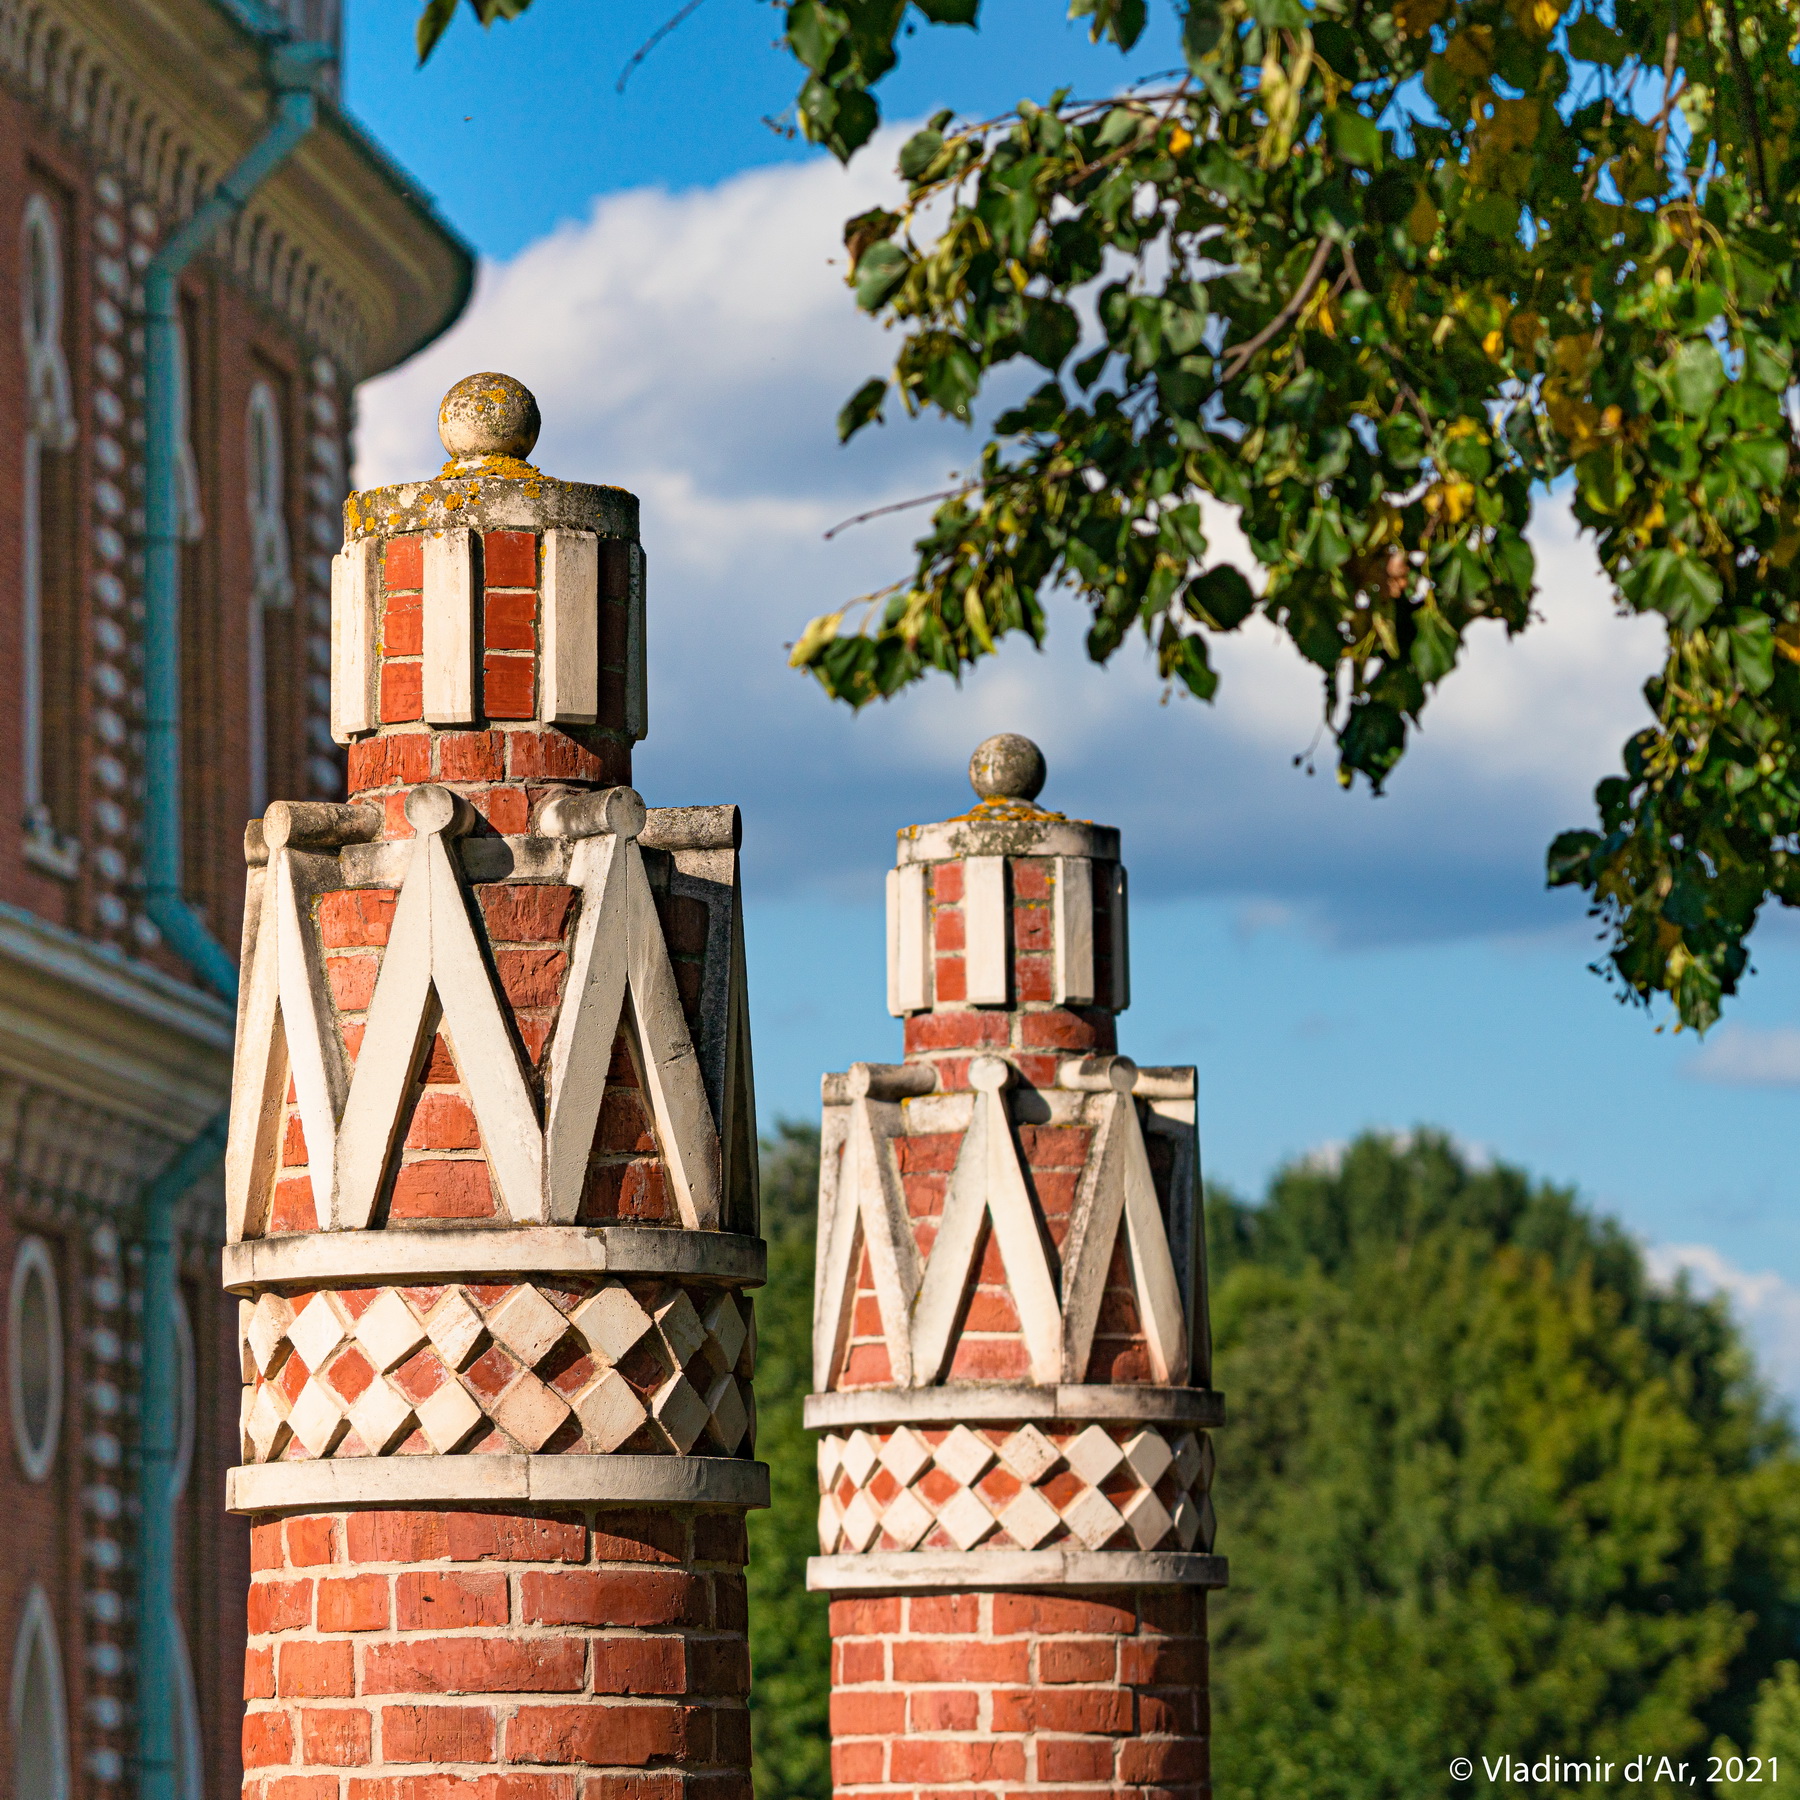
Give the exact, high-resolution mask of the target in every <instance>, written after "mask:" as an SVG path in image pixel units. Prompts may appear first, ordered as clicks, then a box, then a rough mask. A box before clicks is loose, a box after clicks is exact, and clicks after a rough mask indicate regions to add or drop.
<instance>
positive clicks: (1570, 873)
mask: <svg viewBox="0 0 1800 1800" xmlns="http://www.w3.org/2000/svg"><path fill="white" fill-rule="evenodd" d="M1600 843H1601V838H1600V834H1599V832H1597V831H1564V832H1559V833H1558V834H1557V836H1556V837H1555V838H1554V839H1553V840H1552V842H1551V845H1550V850H1549V853H1548V854H1547V855H1546V856H1545V858H1544V879H1545V882H1546V884H1547V885H1548V886H1550V887H1573V886H1576V885H1580V886H1581V887H1586V886H1587V885H1588V883H1589V882H1590V881H1591V880H1592V879H1593V876H1592V869H1593V865H1594V855H1595V852H1596V851H1598V850H1599V848H1600Z"/></svg>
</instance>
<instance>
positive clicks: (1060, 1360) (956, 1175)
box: [813, 1057, 1188, 1392]
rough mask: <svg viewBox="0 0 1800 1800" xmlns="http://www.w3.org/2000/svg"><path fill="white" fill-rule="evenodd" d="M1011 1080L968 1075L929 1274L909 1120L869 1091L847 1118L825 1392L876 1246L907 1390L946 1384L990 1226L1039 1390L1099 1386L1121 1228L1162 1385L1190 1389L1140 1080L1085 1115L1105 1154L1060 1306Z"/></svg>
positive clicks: (885, 1321) (1076, 1225) (823, 1366)
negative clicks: (911, 1196)
mask: <svg viewBox="0 0 1800 1800" xmlns="http://www.w3.org/2000/svg"><path fill="white" fill-rule="evenodd" d="M1011 1077H1012V1070H1011V1068H1010V1067H1009V1066H1008V1065H1007V1064H1006V1063H1005V1062H1003V1061H1001V1060H1000V1059H999V1058H997V1057H977V1058H976V1059H975V1060H974V1061H973V1062H972V1063H971V1064H970V1065H969V1081H970V1084H971V1086H972V1087H973V1088H974V1090H975V1091H974V1093H973V1095H972V1097H971V1098H972V1106H971V1110H970V1117H969V1125H968V1129H967V1130H966V1132H965V1133H964V1135H963V1139H962V1144H961V1146H960V1148H959V1149H958V1152H957V1158H956V1165H955V1167H954V1169H953V1170H952V1172H951V1175H950V1181H949V1186H948V1189H947V1192H946V1195H945V1201H944V1211H943V1216H942V1217H941V1219H940V1220H939V1221H938V1230H937V1236H936V1238H935V1239H934V1240H933V1243H932V1247H931V1253H930V1256H929V1257H928V1258H927V1259H926V1261H925V1264H924V1267H923V1270H922V1271H921V1268H920V1262H919V1255H918V1251H917V1248H916V1245H915V1240H914V1237H913V1229H912V1222H911V1219H910V1218H909V1216H908V1213H907V1208H906V1200H905V1196H904V1192H903V1190H902V1187H901V1182H900V1174H899V1169H898V1166H897V1164H896V1161H895V1152H894V1140H895V1139H896V1138H897V1137H898V1136H899V1135H900V1109H899V1107H898V1105H895V1104H893V1103H891V1102H883V1101H879V1100H875V1099H872V1098H870V1097H869V1096H867V1095H866V1094H865V1095H862V1096H859V1097H857V1098H855V1099H853V1100H852V1101H851V1103H850V1105H849V1106H848V1107H847V1108H845V1109H843V1111H844V1112H846V1113H847V1114H848V1117H847V1119H846V1121H845V1124H844V1125H843V1126H841V1127H840V1128H839V1132H840V1133H841V1137H840V1142H841V1155H840V1154H839V1143H834V1142H832V1141H829V1140H828V1141H827V1143H826V1144H825V1146H824V1151H825V1154H824V1156H823V1157H822V1159H821V1170H822V1172H823V1175H824V1181H823V1184H822V1187H823V1190H824V1191H822V1193H821V1205H822V1208H823V1210H824V1211H825V1213H826V1215H827V1216H828V1217H829V1220H830V1229H829V1233H828V1236H827V1240H826V1251H825V1255H824V1258H823V1260H822V1266H821V1268H820V1272H819V1283H818V1291H817V1296H816V1315H817V1317H816V1328H815V1332H814V1338H813V1342H814V1371H813V1374H814V1380H815V1382H816V1384H817V1386H818V1388H819V1390H820V1391H821V1392H823V1391H825V1390H826V1389H827V1388H829V1387H830V1386H831V1385H832V1382H833V1378H834V1376H835V1375H836V1372H837V1370H838V1369H839V1367H840V1366H841V1364H842V1361H843V1355H844V1348H845V1345H846V1343H847V1341H848V1338H849V1333H850V1327H851V1314H852V1311H853V1309H854V1306H855V1300H856V1285H857V1275H858V1271H859V1269H860V1267H861V1263H862V1253H863V1250H864V1248H865V1247H866V1248H867V1250H868V1253H869V1268H870V1273H871V1276H872V1279H873V1281H874V1286H875V1294H876V1298H877V1300H878V1302H879V1305H880V1309H881V1319H882V1331H883V1336H884V1338H885V1340H886V1344H887V1351H888V1360H889V1365H890V1367H891V1370H892V1374H893V1380H894V1382H895V1384H896V1385H897V1386H900V1387H914V1388H924V1387H932V1386H935V1385H937V1384H938V1383H939V1382H941V1381H943V1380H944V1379H945V1376H946V1373H947V1365H948V1362H949V1360H950V1357H951V1353H952V1349H953V1345H954V1341H955V1336H956V1328H957V1322H958V1320H959V1318H960V1316H961V1312H962V1307H963V1302H964V1298H965V1296H966V1294H967V1292H968V1287H969V1282H970V1279H971V1277H972V1275H973V1271H974V1264H975V1258H976V1254H977V1252H978V1250H979V1247H980V1242H981V1232H982V1226H983V1224H984V1223H985V1222H986V1221H987V1220H990V1219H991V1220H992V1222H993V1230H994V1237H995V1239H996V1241H997V1243H998V1245H999V1248H1000V1254H1001V1257H1002V1260H1003V1261H1004V1263H1005V1266H1006V1279H1007V1283H1008V1285H1009V1287H1010V1288H1011V1290H1012V1295H1013V1300H1014V1304H1015V1306H1016V1307H1017V1310H1018V1315H1019V1321H1020V1326H1021V1330H1022V1333H1023V1336H1024V1340H1025V1345H1026V1351H1027V1355H1028V1357H1029V1360H1030V1366H1031V1375H1032V1379H1033V1380H1034V1381H1035V1382H1037V1383H1039V1384H1042V1385H1046V1386H1048V1385H1052V1384H1054V1383H1057V1382H1080V1381H1083V1380H1085V1378H1086V1374H1087V1366H1088V1360H1089V1357H1090V1355H1091V1353H1092V1350H1093V1344H1094V1334H1095V1328H1096V1326H1097V1324H1098V1321H1099V1315H1100V1302H1101V1299H1102V1296H1103V1294H1104V1292H1105V1287H1106V1277H1107V1271H1108V1269H1109V1268H1110V1266H1111V1264H1112V1259H1113V1252H1114V1249H1115V1247H1116V1245H1117V1243H1118V1238H1119V1232H1120V1229H1121V1227H1123V1229H1124V1232H1125V1242H1126V1251H1127V1258H1128V1262H1129V1266H1130V1270H1131V1281H1132V1287H1133V1290H1134V1292H1135V1294H1136V1297H1137V1303H1138V1311H1139V1315H1140V1318H1141V1320H1142V1324H1143V1329H1144V1335H1145V1339H1146V1342H1147V1344H1148V1347H1149V1353H1150V1362H1151V1372H1152V1374H1153V1376H1154V1378H1155V1380H1156V1381H1158V1382H1162V1383H1171V1382H1180V1381H1182V1380H1184V1379H1185V1376H1186V1369H1187V1363H1188V1333H1187V1320H1186V1314H1185V1309H1184V1307H1183V1303H1182V1298H1181V1285H1180V1282H1179V1280H1178V1278H1177V1276H1176V1271H1175V1260H1174V1257H1173V1256H1172V1255H1171V1253H1170V1248H1169V1234H1168V1231H1167V1229H1166V1228H1165V1226H1164V1223H1163V1218H1162V1214H1161V1210H1160V1208H1159V1206H1158V1204H1157V1198H1156V1188H1155V1184H1154V1182H1153V1180H1152V1177H1151V1172H1150V1162H1149V1157H1148V1155H1147V1153H1146V1150H1145V1146H1144V1135H1143V1127H1142V1124H1141V1121H1140V1120H1139V1118H1138V1110H1137V1102H1136V1101H1135V1100H1134V1099H1133V1098H1132V1095H1131V1091H1130V1090H1131V1085H1132V1083H1133V1081H1134V1080H1135V1078H1136V1071H1135V1070H1134V1069H1133V1068H1132V1066H1131V1065H1130V1064H1129V1063H1128V1062H1126V1060H1125V1059H1124V1058H1122V1057H1121V1058H1118V1059H1116V1061H1115V1062H1114V1064H1113V1068H1112V1071H1111V1073H1110V1076H1109V1080H1108V1085H1107V1087H1106V1089H1105V1091H1103V1092H1100V1093H1095V1094H1093V1095H1091V1096H1090V1097H1089V1099H1088V1101H1087V1103H1086V1104H1087V1109H1088V1118H1089V1120H1090V1121H1091V1122H1092V1123H1093V1125H1094V1126H1095V1133H1094V1141H1093V1145H1092V1148H1091V1149H1090V1151H1089V1154H1088V1158H1087V1163H1086V1166H1085V1168H1084V1170H1083V1172H1082V1178H1081V1185H1080V1188H1079V1190H1078V1192H1077V1195H1076V1200H1075V1207H1074V1212H1073V1215H1072V1217H1071V1219H1070V1222H1069V1232H1068V1237H1067V1239H1066V1240H1065V1242H1064V1244H1063V1250H1062V1284H1061V1293H1060V1295H1059V1293H1058V1290H1057V1283H1056V1280H1055V1277H1054V1275H1053V1274H1052V1266H1053V1264H1052V1252H1051V1249H1050V1247H1049V1246H1048V1244H1047V1243H1046V1242H1045V1238H1044V1233H1043V1227H1042V1225H1041V1223H1040V1222H1039V1219H1038V1216H1037V1212H1036V1209H1035V1207H1034V1206H1033V1204H1032V1201H1031V1196H1030V1193H1029V1191H1028V1189H1027V1186H1026V1182H1025V1175H1024V1171H1023V1169H1022V1167H1021V1165H1020V1161H1019V1152H1018V1146H1017V1145H1016V1143H1015V1142H1014V1140H1013V1132H1012V1123H1011V1120H1010V1119H1009V1117H1008V1115H1007V1109H1006V1097H1005V1090H1006V1087H1007V1084H1008V1082H1009V1081H1010V1080H1011ZM833 1135H834V1136H838V1135H839V1134H833Z"/></svg>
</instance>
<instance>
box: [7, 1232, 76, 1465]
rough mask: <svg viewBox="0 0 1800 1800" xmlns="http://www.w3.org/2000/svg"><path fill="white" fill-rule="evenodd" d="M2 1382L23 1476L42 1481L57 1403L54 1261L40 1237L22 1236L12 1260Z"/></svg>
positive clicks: (50, 1460) (58, 1308)
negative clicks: (22, 1239) (10, 1412)
mask: <svg viewBox="0 0 1800 1800" xmlns="http://www.w3.org/2000/svg"><path fill="white" fill-rule="evenodd" d="M6 1384H7V1396H8V1399H9V1401H10V1403H11V1411H12V1429H13V1448H14V1449H15V1450H16V1451H17V1452H18V1457H19V1463H20V1466H21V1467H22V1468H23V1469H24V1471H25V1474H26V1477H27V1479H29V1480H31V1481H42V1480H44V1478H45V1477H46V1476H48V1475H49V1473H50V1470H51V1466H52V1465H53V1464H54V1463H55V1461H56V1443H57V1438H58V1436H59V1435H60V1433H61V1430H62V1401H63V1336H62V1305H61V1301H60V1300H59V1298H58V1295H57V1291H56V1265H55V1263H53V1262H52V1261H51V1260H50V1247H49V1246H48V1245H47V1244H46V1243H45V1242H44V1240H43V1239H42V1238H36V1237H28V1238H26V1239H25V1240H24V1241H23V1242H22V1243H21V1244H20V1245H19V1252H18V1255H17V1256H16V1257H15V1258H14V1260H13V1272H12V1293H11V1296H10V1298H9V1301H8V1305H7V1316H6Z"/></svg>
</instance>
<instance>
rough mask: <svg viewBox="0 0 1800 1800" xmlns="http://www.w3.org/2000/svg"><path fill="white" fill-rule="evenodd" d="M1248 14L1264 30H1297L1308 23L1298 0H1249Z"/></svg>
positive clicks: (1304, 9)
mask: <svg viewBox="0 0 1800 1800" xmlns="http://www.w3.org/2000/svg"><path fill="white" fill-rule="evenodd" d="M1250 15H1251V17H1252V18H1254V19H1255V20H1256V22H1257V24H1259V25H1260V26H1261V27H1262V28H1263V30H1264V31H1298V30H1300V29H1301V27H1302V26H1304V25H1305V24H1307V23H1308V20H1307V16H1306V8H1305V7H1304V6H1303V5H1301V3H1300V0H1251V5H1250Z"/></svg>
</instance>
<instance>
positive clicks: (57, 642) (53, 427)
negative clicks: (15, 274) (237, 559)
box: [19, 193, 81, 876]
mask: <svg viewBox="0 0 1800 1800" xmlns="http://www.w3.org/2000/svg"><path fill="white" fill-rule="evenodd" d="M19 287H20V295H19V300H20V304H19V319H20V328H21V331H22V332H23V335H24V350H25V445H24V450H25V455H24V467H25V491H24V493H23V495H22V496H21V506H20V520H21V524H22V526H23V531H22V533H21V540H22V547H23V557H22V562H23V567H22V568H21V570H20V583H19V585H20V590H21V596H22V602H23V604H22V608H21V610H22V612H23V618H22V620H21V624H22V626H23V632H22V636H23V652H24V653H23V655H22V657H21V658H20V662H21V673H22V675H23V678H24V679H23V684H22V685H23V692H22V693H21V694H20V696H19V700H20V722H21V726H22V728H23V733H24V740H25V741H24V745H23V750H24V757H23V769H22V774H23V777H24V779H23V783H22V785H23V788H24V793H23V799H24V803H25V821H24V823H25V852H26V855H27V857H28V858H29V859H30V860H31V861H32V862H33V863H35V864H37V866H38V867H40V868H43V869H47V870H49V871H50V872H51V873H53V874H56V875H62V876H72V875H74V873H75V871H76V865H77V858H78V855H79V849H78V838H77V836H76V833H77V828H78V825H79V820H78V818H77V816H76V815H77V809H78V807H79V805H80V791H79V787H78V770H77V767H76V759H75V758H74V756H72V755H71V754H69V748H68V747H69V745H70V744H71V743H72V742H73V741H74V736H75V731H76V727H77V723H78V716H79V714H78V709H79V706H80V699H81V697H80V668H79V649H80V640H79V632H78V625H79V620H78V618H77V606H76V597H75V582H74V571H75V569H76V567H77V557H76V554H75V550H76V546H75V537H76V509H75V459H74V457H73V456H72V455H71V454H70V452H71V451H72V450H73V449H74V445H75V401H74V388H73V384H72V382H71V381H70V379H69V360H68V357H67V355H66V354H65V352H64V349H63V314H64V311H65V307H64V295H63V254H62V228H61V225H60V223H59V221H58V218H57V209H56V208H55V207H54V206H53V205H52V204H51V202H50V200H49V198H48V196H47V195H44V194H42V193H36V194H33V195H31V196H30V198H29V199H27V201H26V202H25V218H24V224H23V226H22V229H21V235H20V244H19Z"/></svg>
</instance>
